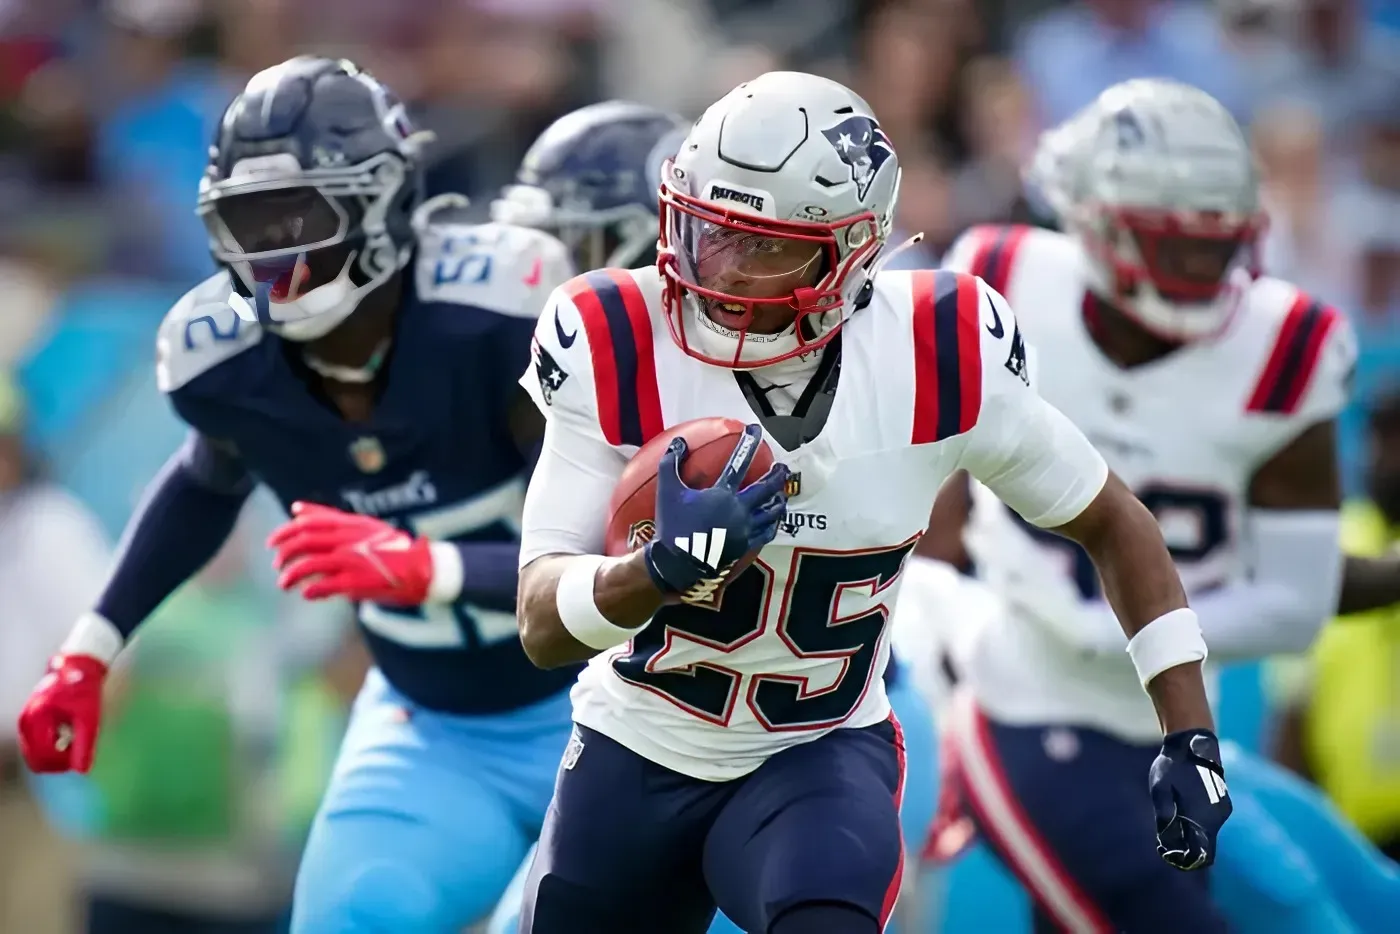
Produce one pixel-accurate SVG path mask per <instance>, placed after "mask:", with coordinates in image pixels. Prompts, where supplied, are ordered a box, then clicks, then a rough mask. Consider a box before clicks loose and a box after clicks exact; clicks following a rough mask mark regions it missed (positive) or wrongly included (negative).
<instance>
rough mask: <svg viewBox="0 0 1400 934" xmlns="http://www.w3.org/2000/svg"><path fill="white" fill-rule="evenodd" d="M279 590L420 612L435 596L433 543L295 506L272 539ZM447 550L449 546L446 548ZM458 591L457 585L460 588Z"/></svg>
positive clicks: (358, 518)
mask: <svg viewBox="0 0 1400 934" xmlns="http://www.w3.org/2000/svg"><path fill="white" fill-rule="evenodd" d="M267 545H268V547H269V548H272V549H274V550H275V551H276V552H277V555H276V557H275V558H273V561H272V567H273V569H275V570H278V571H281V572H282V576H281V577H279V578H278V580H277V586H279V587H281V588H282V589H283V590H291V589H292V588H293V587H297V586H298V585H300V586H301V594H302V596H303V597H305V598H306V599H308V600H324V599H325V598H327V597H345V598H347V599H349V600H357V601H367V602H370V603H382V604H385V605H386V606H418V605H420V604H422V603H424V602H426V601H428V600H429V599H430V596H433V597H437V598H438V599H450V598H451V597H452V596H455V594H446V593H444V594H441V595H437V594H433V593H432V592H433V591H434V589H435V587H434V584H435V583H439V584H441V582H440V581H436V579H435V573H434V572H435V571H436V570H438V569H437V568H436V567H435V562H434V557H433V543H432V542H430V541H429V540H428V539H426V538H415V537H413V536H412V535H409V534H408V533H407V532H405V531H403V530H401V529H397V528H395V527H394V526H392V525H390V524H389V523H387V522H385V521H384V520H382V519H376V518H374V517H373V516H362V515H359V514H358V513H352V512H342V511H341V510H339V509H332V508H331V507H329V506H321V505H318V504H316V503H293V504H292V519H291V520H290V521H288V522H287V523H285V524H284V525H283V526H282V527H281V528H279V529H277V531H275V532H273V533H272V536H271V537H270V538H268V540H267ZM447 547H449V548H451V546H450V545H449V546H447ZM459 588H460V585H459Z"/></svg>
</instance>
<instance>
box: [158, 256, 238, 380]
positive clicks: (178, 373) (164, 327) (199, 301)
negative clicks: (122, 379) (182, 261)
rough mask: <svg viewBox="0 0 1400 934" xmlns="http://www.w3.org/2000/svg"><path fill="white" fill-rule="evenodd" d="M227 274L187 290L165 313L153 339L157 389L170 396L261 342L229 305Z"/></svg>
mask: <svg viewBox="0 0 1400 934" xmlns="http://www.w3.org/2000/svg"><path fill="white" fill-rule="evenodd" d="M231 298H232V299H234V300H238V299H237V297H236V296H235V295H234V291H233V284H232V282H231V281H230V280H229V277H228V273H226V272H218V273H216V274H215V275H212V276H210V277H209V278H208V279H205V280H204V281H203V282H201V283H200V284H199V285H197V286H195V287H194V288H192V289H190V290H189V291H188V292H186V293H185V294H184V295H183V296H181V298H180V300H179V301H178V302H176V303H175V305H174V307H172V308H171V309H170V311H169V312H167V313H166V315H165V319H164V320H163V321H161V323H160V330H159V332H157V335H156V385H158V386H159V387H160V391H161V392H165V393H170V392H174V391H175V390H177V389H179V388H180V387H181V386H183V385H185V384H186V383H188V382H189V381H190V380H192V379H194V378H195V377H197V376H199V375H200V374H201V373H204V372H206V371H208V370H210V369H212V368H214V367H215V366H218V365H219V364H220V363H223V362H224V361H225V360H228V359H230V358H232V357H234V356H237V355H238V354H240V353H242V352H243V351H245V350H247V349H248V348H249V347H252V346H253V345H255V344H257V343H258V341H260V340H262V328H261V327H259V326H258V325H257V324H256V323H255V322H252V321H249V320H247V319H246V318H243V317H241V316H240V315H239V314H238V312H236V311H235V310H234V309H233V307H232V306H231V305H230V304H229V302H230V299H231Z"/></svg>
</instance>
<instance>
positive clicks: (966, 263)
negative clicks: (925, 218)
mask: <svg viewBox="0 0 1400 934" xmlns="http://www.w3.org/2000/svg"><path fill="white" fill-rule="evenodd" d="M1029 233H1030V228H1028V227H1024V226H1018V225H992V224H979V225H978V226H976V227H972V228H970V229H969V230H967V232H965V233H964V234H963V235H962V236H960V237H958V239H957V241H956V242H955V243H954V244H953V246H952V247H951V248H950V249H949V250H948V255H947V256H945V257H944V258H943V262H942V266H943V268H944V269H951V270H954V271H955V272H965V273H970V274H971V275H974V276H976V277H977V278H979V279H981V280H982V281H983V282H985V283H987V285H989V286H991V287H992V290H993V291H995V292H998V293H1000V294H1005V292H1006V288H1007V284H1008V283H1009V282H1010V281H1011V270H1012V269H1013V268H1014V266H1015V263H1016V257H1017V255H1018V254H1019V252H1020V249H1021V244H1022V243H1023V242H1024V241H1025V239H1026V236H1027V234H1029Z"/></svg>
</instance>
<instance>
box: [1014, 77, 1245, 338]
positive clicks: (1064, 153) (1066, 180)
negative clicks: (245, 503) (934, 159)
mask: <svg viewBox="0 0 1400 934" xmlns="http://www.w3.org/2000/svg"><path fill="white" fill-rule="evenodd" d="M1026 180H1027V183H1028V185H1029V186H1030V187H1031V188H1032V189H1033V192H1034V193H1035V194H1037V195H1039V196H1041V197H1042V198H1043V199H1044V200H1045V201H1046V202H1047V203H1048V205H1049V206H1050V207H1051V208H1052V209H1053V210H1054V212H1055V213H1056V214H1057V215H1058V216H1059V218H1060V220H1061V222H1062V223H1063V224H1064V227H1065V229H1066V231H1067V232H1069V233H1070V234H1072V235H1073V236H1075V237H1076V238H1077V239H1078V240H1079V241H1080V243H1081V244H1082V246H1083V247H1084V253H1085V255H1086V257H1087V259H1088V271H1089V280H1090V281H1089V285H1090V288H1091V289H1092V290H1093V292H1094V293H1095V294H1097V295H1099V296H1100V297H1101V298H1103V299H1104V300H1105V301H1107V302H1109V303H1110V304H1112V305H1113V306H1114V307H1116V308H1118V309H1120V310H1121V311H1122V312H1124V313H1125V314H1127V315H1128V316H1129V317H1131V318H1132V319H1133V320H1134V321H1136V322H1137V323H1138V324H1139V325H1141V326H1142V327H1143V328H1145V329H1146V330H1148V331H1150V332H1151V333H1153V334H1155V335H1157V336H1158V337H1160V338H1162V339H1164V340H1168V341H1172V342H1178V343H1179V342H1186V341H1193V340H1200V339H1203V338H1207V337H1210V336H1212V335H1214V334H1217V333H1219V332H1220V331H1221V330H1223V329H1224V328H1225V326H1226V325H1227V324H1228V323H1229V321H1230V318H1231V316H1232V315H1233V314H1234V312H1235V310H1236V309H1237V308H1238V307H1239V302H1240V299H1241V297H1242V296H1243V294H1244V290H1245V288H1246V287H1247V286H1248V283H1249V281H1250V280H1251V278H1252V275H1253V274H1254V273H1255V272H1256V271H1257V263H1258V244H1259V240H1260V237H1261V235H1262V233H1263V231H1264V228H1265V223H1266V221H1265V217H1264V214H1263V211H1262V209H1261V207H1260V199H1259V179H1258V174H1257V172H1256V169H1255V163H1254V158H1253V155H1252V153H1251V151H1250V147H1249V141H1248V140H1247V139H1246V138H1245V135H1244V132H1243V131H1242V130H1241V129H1240V127H1239V125H1238V124H1237V123H1236V122H1235V119H1234V118H1233V117H1232V116H1230V113H1229V111H1228V110H1226V109H1225V107H1224V106H1223V105H1222V104H1221V103H1220V102H1219V101H1217V100H1216V99H1215V98H1213V97H1211V96H1210V95H1209V94H1207V93H1206V92H1204V91H1202V90H1200V89H1198V88H1195V87H1192V86H1190V85H1187V84H1182V83H1180V82H1176V81H1170V80H1166V79H1161V78H1145V79H1135V80H1132V81H1125V82H1123V83H1121V84H1117V85H1114V86H1113V87H1111V88H1109V89H1108V90H1106V91H1104V92H1103V93H1102V94H1101V95H1099V97H1098V99H1097V100H1095V101H1094V102H1093V103H1092V104H1090V105H1089V106H1088V107H1086V108H1085V109H1084V110H1082V111H1081V112H1080V113H1078V114H1076V115H1075V116H1073V117H1071V118H1070V119H1069V120H1067V121H1066V122H1065V123H1063V124H1061V125H1060V126H1058V127H1055V128H1054V129H1051V130H1049V131H1047V132H1046V133H1045V134H1044V135H1043V136H1042V137H1041V139H1040V143H1039V145H1038V147H1037V151H1036V154H1035V157H1034V159H1033V161H1032V163H1031V166H1030V168H1029V169H1028V170H1027V179H1026Z"/></svg>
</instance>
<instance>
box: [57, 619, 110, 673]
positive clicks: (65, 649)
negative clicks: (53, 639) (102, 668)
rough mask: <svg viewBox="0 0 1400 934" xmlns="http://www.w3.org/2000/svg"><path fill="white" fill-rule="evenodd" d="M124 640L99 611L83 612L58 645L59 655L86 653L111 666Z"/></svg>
mask: <svg viewBox="0 0 1400 934" xmlns="http://www.w3.org/2000/svg"><path fill="white" fill-rule="evenodd" d="M125 644H126V640H125V639H123V638H122V634H121V632H120V631H119V630H118V629H117V627H116V626H114V625H112V623H111V622H110V621H108V619H107V617H105V616H103V615H102V614H101V613H84V614H83V615H82V616H80V617H78V621H77V622H76V623H74V624H73V629H72V631H71V632H69V633H68V638H67V639H64V640H63V645H61V646H59V649H58V654H60V655H87V656H89V657H91V658H95V659H97V660H98V661H99V662H101V663H102V664H104V665H106V666H108V667H111V665H112V662H114V661H115V660H116V658H117V655H118V654H120V653H121V650H122V646H123V645H125Z"/></svg>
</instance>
